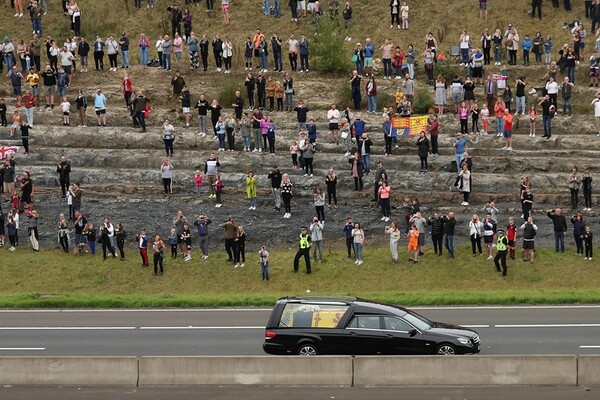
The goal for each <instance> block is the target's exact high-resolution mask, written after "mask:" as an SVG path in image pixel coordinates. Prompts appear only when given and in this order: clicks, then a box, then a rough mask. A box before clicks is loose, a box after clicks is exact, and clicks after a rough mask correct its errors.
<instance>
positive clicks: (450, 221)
mask: <svg viewBox="0 0 600 400" xmlns="http://www.w3.org/2000/svg"><path fill="white" fill-rule="evenodd" d="M442 223H443V232H444V247H445V248H446V250H448V253H449V254H450V258H454V228H455V227H456V220H455V219H454V213H453V212H449V213H448V214H447V215H444V216H443V217H442ZM440 255H441V252H440Z"/></svg>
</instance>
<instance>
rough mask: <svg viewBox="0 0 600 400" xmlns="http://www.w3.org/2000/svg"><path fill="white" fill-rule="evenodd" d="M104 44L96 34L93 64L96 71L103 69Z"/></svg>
mask: <svg viewBox="0 0 600 400" xmlns="http://www.w3.org/2000/svg"><path fill="white" fill-rule="evenodd" d="M105 46H106V45H105V44H104V42H103V41H102V38H101V37H100V36H96V40H95V41H94V44H93V47H94V64H95V66H96V71H100V70H104V47H105Z"/></svg>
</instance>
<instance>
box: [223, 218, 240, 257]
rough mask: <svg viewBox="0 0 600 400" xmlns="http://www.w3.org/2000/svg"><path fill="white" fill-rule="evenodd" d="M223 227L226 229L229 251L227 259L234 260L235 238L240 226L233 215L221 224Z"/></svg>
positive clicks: (226, 246) (226, 242) (227, 250)
mask: <svg viewBox="0 0 600 400" xmlns="http://www.w3.org/2000/svg"><path fill="white" fill-rule="evenodd" d="M221 228H224V229H225V251H226V252H227V256H228V259H227V261H230V262H231V261H233V260H234V250H235V239H236V238H237V234H238V227H237V225H236V223H235V220H234V219H233V217H229V218H227V221H225V223H223V224H221Z"/></svg>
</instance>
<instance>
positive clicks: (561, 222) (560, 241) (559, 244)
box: [546, 208, 567, 253]
mask: <svg viewBox="0 0 600 400" xmlns="http://www.w3.org/2000/svg"><path fill="white" fill-rule="evenodd" d="M546 215H548V218H550V219H551V220H552V225H553V226H554V249H555V251H556V252H557V253H558V252H559V251H560V252H561V253H564V252H565V232H566V231H567V219H566V218H565V216H564V215H562V210H561V209H560V208H555V209H553V210H549V211H548V212H547V213H546Z"/></svg>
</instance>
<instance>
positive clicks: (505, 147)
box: [500, 146, 508, 150]
mask: <svg viewBox="0 0 600 400" xmlns="http://www.w3.org/2000/svg"><path fill="white" fill-rule="evenodd" d="M500 150H508V146H504V147H503V148H501V149H500Z"/></svg>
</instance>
